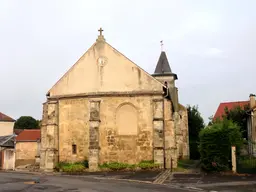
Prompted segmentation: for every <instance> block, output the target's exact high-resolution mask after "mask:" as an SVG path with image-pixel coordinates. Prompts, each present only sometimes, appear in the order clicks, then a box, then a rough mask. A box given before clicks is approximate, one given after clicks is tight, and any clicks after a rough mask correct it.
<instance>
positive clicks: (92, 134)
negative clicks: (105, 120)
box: [89, 100, 100, 170]
mask: <svg viewBox="0 0 256 192" xmlns="http://www.w3.org/2000/svg"><path fill="white" fill-rule="evenodd" d="M99 128H100V101H93V100H92V101H90V128H89V129H90V131H89V167H90V169H91V170H97V169H98V164H99V150H100V145H99Z"/></svg>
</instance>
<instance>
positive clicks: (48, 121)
mask: <svg viewBox="0 0 256 192" xmlns="http://www.w3.org/2000/svg"><path fill="white" fill-rule="evenodd" d="M58 135H59V134H58V102H57V101H47V102H46V103H44V104H43V119H42V126H41V151H40V169H42V170H43V171H52V170H53V169H54V168H55V165H56V163H57V162H58V144H59V142H58Z"/></svg>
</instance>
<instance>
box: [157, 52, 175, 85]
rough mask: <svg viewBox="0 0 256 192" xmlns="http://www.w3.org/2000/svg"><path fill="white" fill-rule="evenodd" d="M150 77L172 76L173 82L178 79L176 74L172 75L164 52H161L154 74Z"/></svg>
mask: <svg viewBox="0 0 256 192" xmlns="http://www.w3.org/2000/svg"><path fill="white" fill-rule="evenodd" d="M152 76H153V77H155V76H173V77H174V79H175V80H176V79H178V76H177V74H175V73H172V70H171V67H170V64H169V62H168V59H167V56H166V53H165V52H164V51H162V52H161V54H160V57H159V59H158V62H157V65H156V68H155V72H154V74H152Z"/></svg>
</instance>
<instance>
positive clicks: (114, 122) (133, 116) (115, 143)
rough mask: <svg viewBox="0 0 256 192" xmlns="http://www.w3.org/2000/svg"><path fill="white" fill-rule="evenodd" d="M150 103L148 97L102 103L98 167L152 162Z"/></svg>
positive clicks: (105, 99)
mask: <svg viewBox="0 0 256 192" xmlns="http://www.w3.org/2000/svg"><path fill="white" fill-rule="evenodd" d="M152 101H153V98H152V97H150V96H136V97H111V98H110V97H109V98H104V99H103V100H102V101H101V124H100V139H99V142H100V148H101V149H100V156H99V162H100V163H104V162H111V161H118V162H125V163H130V164H133V163H139V162H140V161H141V160H152V159H153V140H152V138H153V132H152V131H153V124H152V112H153V109H152ZM124 109H125V110H124ZM121 120H122V123H121V122H120V121H121Z"/></svg>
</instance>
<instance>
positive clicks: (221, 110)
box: [213, 101, 249, 120]
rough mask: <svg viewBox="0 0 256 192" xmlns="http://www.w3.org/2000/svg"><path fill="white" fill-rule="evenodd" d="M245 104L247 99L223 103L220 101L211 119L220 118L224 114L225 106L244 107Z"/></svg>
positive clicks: (230, 107)
mask: <svg viewBox="0 0 256 192" xmlns="http://www.w3.org/2000/svg"><path fill="white" fill-rule="evenodd" d="M245 105H249V101H234V102H225V103H220V105H219V107H218V109H217V111H216V113H215V115H214V117H213V119H214V120H215V119H216V118H222V116H223V115H225V108H226V107H227V108H228V110H230V109H232V108H234V107H237V106H240V107H242V108H243V107H244V106H245Z"/></svg>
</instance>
